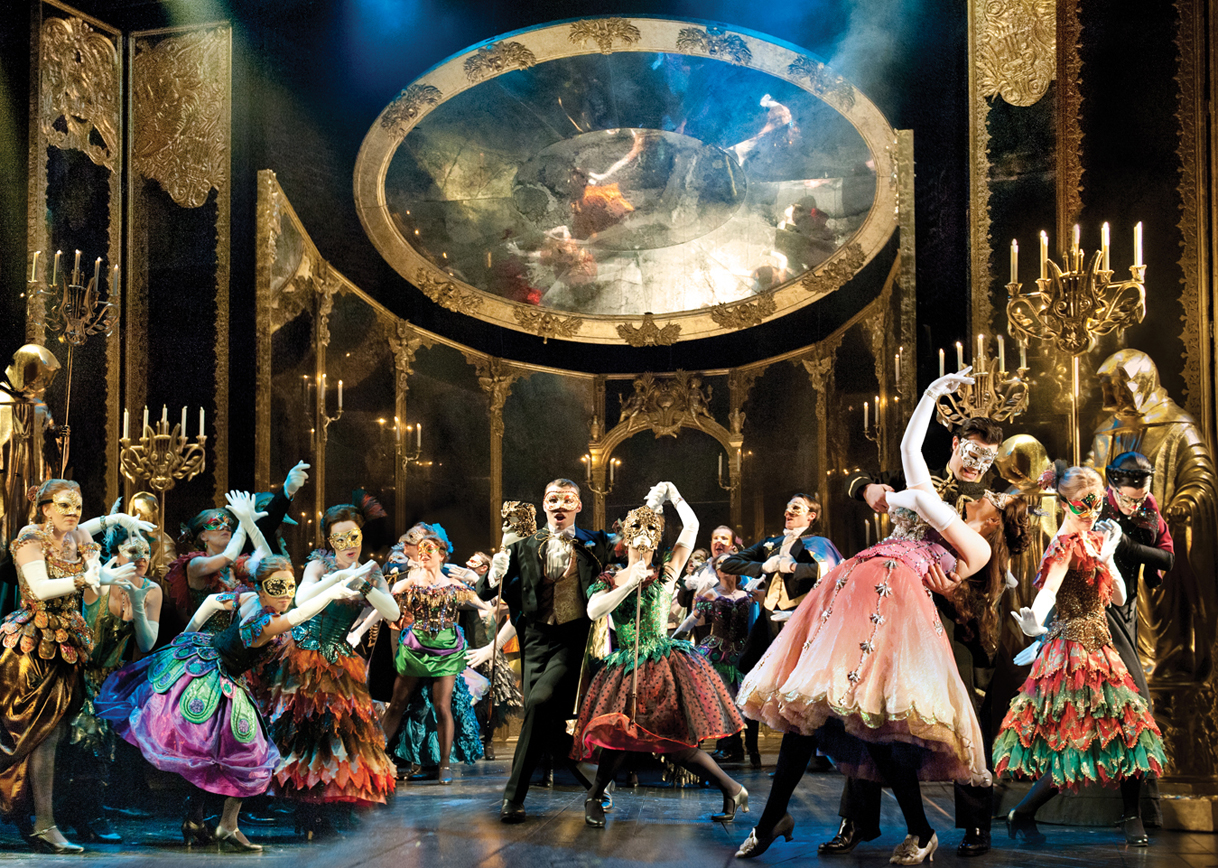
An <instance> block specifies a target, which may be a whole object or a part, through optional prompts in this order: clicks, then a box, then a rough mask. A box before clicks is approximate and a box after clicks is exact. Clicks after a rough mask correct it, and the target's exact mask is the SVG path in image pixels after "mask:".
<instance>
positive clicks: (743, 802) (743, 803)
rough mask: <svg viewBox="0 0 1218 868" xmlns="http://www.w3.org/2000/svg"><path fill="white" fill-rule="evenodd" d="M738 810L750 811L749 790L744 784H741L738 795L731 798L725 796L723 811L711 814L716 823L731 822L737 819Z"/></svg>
mask: <svg viewBox="0 0 1218 868" xmlns="http://www.w3.org/2000/svg"><path fill="white" fill-rule="evenodd" d="M738 810H740V811H744V813H746V814H747V813H748V812H749V791H748V790H746V789H745V788H744V785H743V784H741V785H740V789H739V790H738V791H737V792H736V795H734V796H732V797H731V798H728V797H727V796H724V799H723V813H722V814H711V820H712V821H714V822H716V823H730V822H732V821H733V820H735V819H736V811H738Z"/></svg>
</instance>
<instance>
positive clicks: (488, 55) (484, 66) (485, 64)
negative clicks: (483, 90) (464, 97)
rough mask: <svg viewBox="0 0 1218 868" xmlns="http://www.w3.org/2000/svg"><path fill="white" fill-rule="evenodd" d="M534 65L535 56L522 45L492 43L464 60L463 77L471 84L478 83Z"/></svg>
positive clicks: (518, 43) (515, 43)
mask: <svg viewBox="0 0 1218 868" xmlns="http://www.w3.org/2000/svg"><path fill="white" fill-rule="evenodd" d="M536 63H537V56H536V55H535V54H533V52H532V51H530V50H529V49H528V48H527V47H526V46H525V45H524V43H521V42H492V43H491V44H490V45H484V46H482V47H481V48H479V49H477V50H476V51H475V52H474V54H473V56H472V57H469V58H467V59H466V61H465V77H466V78H467V79H469V80H470V81H471V82H478V81H482V79H484V78H490V77H491V76H493V75H498V74H499V73H501V72H506V71H507V70H510V69H528V68H529V67H530V66H534V65H536Z"/></svg>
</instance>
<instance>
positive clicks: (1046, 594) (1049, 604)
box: [1011, 588, 1057, 636]
mask: <svg viewBox="0 0 1218 868" xmlns="http://www.w3.org/2000/svg"><path fill="white" fill-rule="evenodd" d="M1056 603H1057V592H1056V591H1050V590H1049V589H1048V588H1041V589H1040V591H1038V592H1037V594H1036V599H1034V600H1033V601H1032V608H1030V609H1029V608H1028V607H1027V606H1024V607H1023V608H1022V609H1020V610H1019V611H1018V612H1012V613H1011V617H1012V618H1014V619H1015V621H1016V623H1018V624H1019V629H1020V630H1022V631H1023V634H1024V635H1025V636H1043V635H1044V634H1045V633H1046V632H1048V631H1047V630H1046V629H1045V627H1044V623H1045V618H1047V617H1048V616H1049V610H1050V609H1052V608H1053V606H1054V605H1056Z"/></svg>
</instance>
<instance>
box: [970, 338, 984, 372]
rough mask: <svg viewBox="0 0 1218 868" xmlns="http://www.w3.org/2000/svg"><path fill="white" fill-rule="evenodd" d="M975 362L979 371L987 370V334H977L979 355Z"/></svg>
mask: <svg viewBox="0 0 1218 868" xmlns="http://www.w3.org/2000/svg"><path fill="white" fill-rule="evenodd" d="M973 362H974V363H975V365H976V368H977V370H978V371H979V372H981V371H984V370H985V335H977V355H976V357H974V359H973Z"/></svg>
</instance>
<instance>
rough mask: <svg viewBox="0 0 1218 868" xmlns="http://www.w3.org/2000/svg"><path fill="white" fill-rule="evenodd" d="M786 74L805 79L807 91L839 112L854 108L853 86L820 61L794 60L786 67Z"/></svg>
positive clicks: (804, 58) (809, 59)
mask: <svg viewBox="0 0 1218 868" xmlns="http://www.w3.org/2000/svg"><path fill="white" fill-rule="evenodd" d="M787 74H788V75H790V76H791V77H792V78H806V79H807V80H808V89H809V90H810V91H812V93H814V94H816V95H817V96H818V97H820V98H821V99H823V100H824V101H825V102H827V103H829V104H830V105H832V106H834V107H835V108H837V109H838V110H839V111H849V110H850V109H852V108H854V85H852V84H851V83H850V82H848V81H846V79H844V78H842V77H841V76H840V75H838V74H837V73H835V72H834V71H833V70H831V69H830V68H829V67H828V66H826V65H825V64H823V63H821V62H820V61H818V60H813V59H812V58H810V57H799V58H796V60H795V62H794V63H792V64H791V65H790V66H788V67H787Z"/></svg>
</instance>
